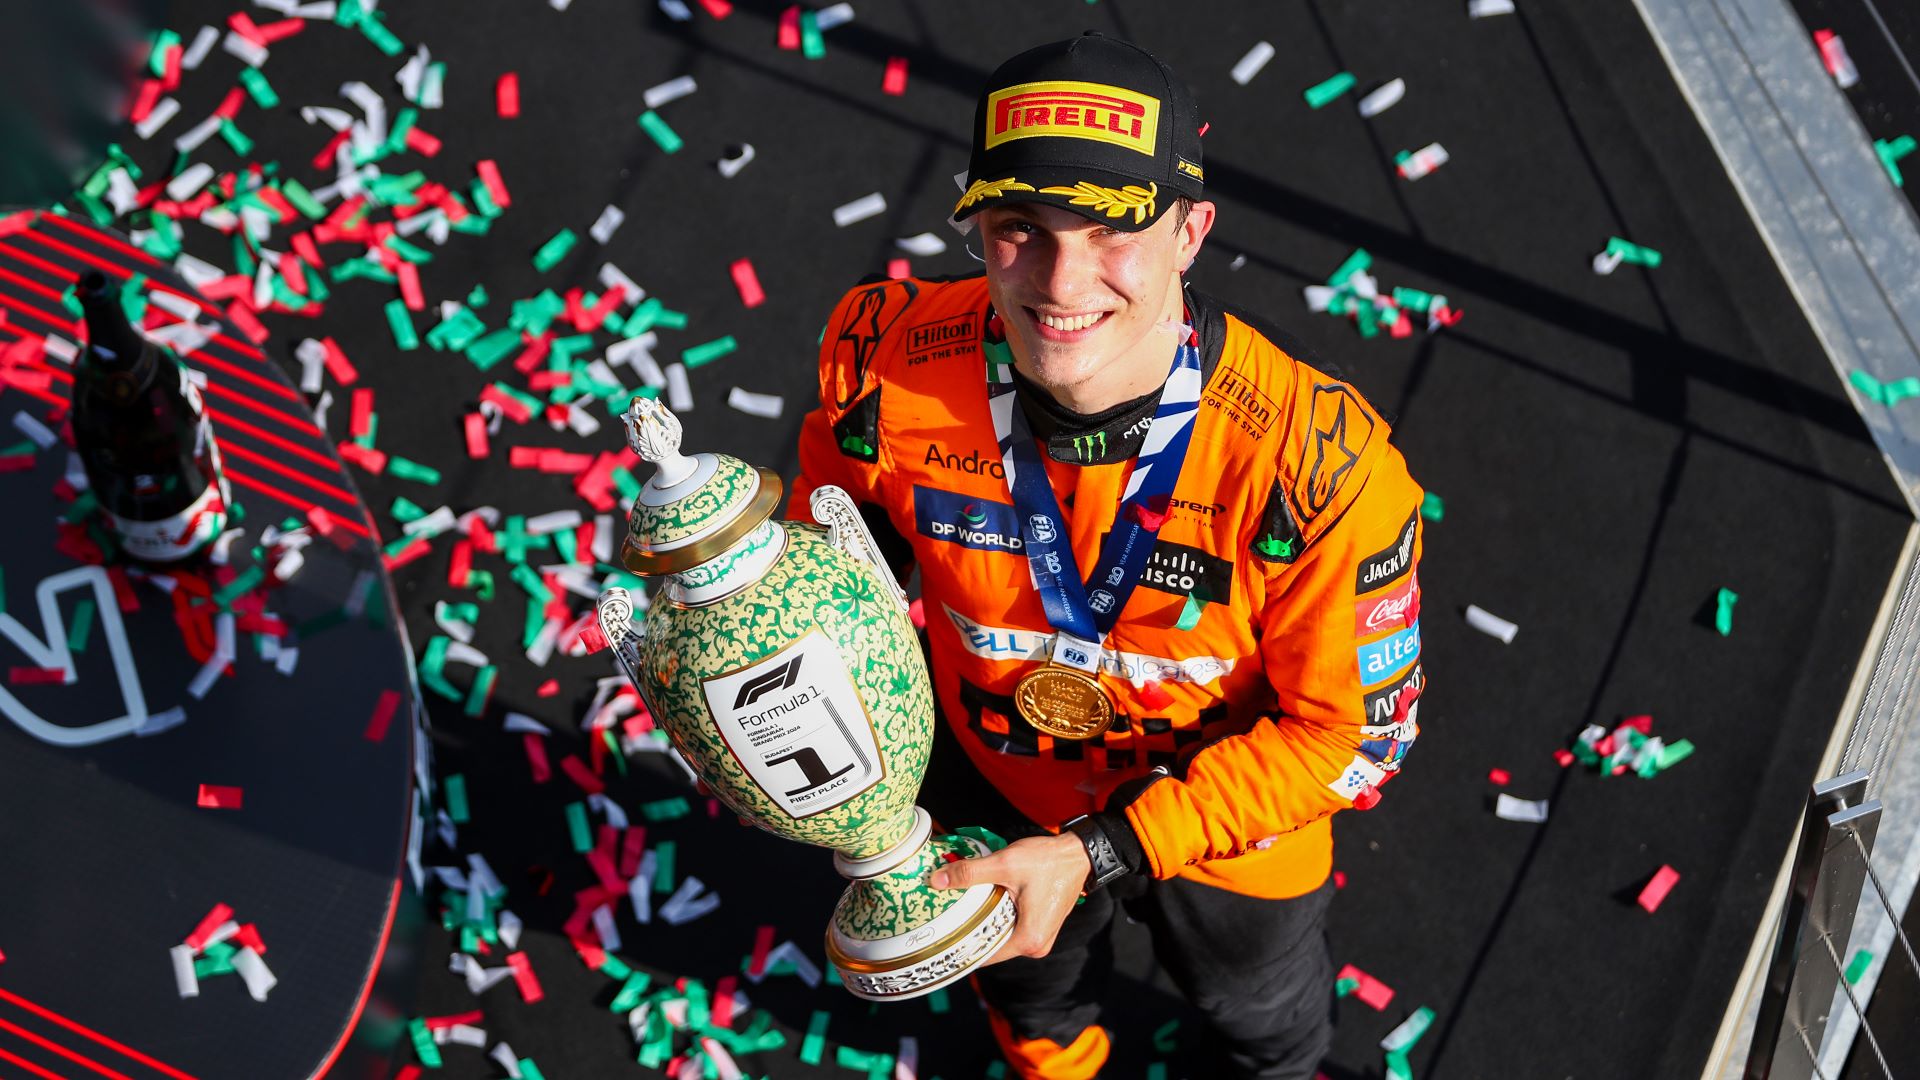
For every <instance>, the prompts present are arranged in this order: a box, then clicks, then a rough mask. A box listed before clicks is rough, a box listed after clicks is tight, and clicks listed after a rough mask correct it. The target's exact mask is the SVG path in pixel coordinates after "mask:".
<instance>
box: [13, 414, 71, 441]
mask: <svg viewBox="0 0 1920 1080" xmlns="http://www.w3.org/2000/svg"><path fill="white" fill-rule="evenodd" d="M13 426H14V427H15V428H16V429H18V430H19V432H20V434H22V435H25V436H26V437H27V438H29V439H32V440H33V441H34V443H35V444H36V445H38V446H39V447H40V449H42V450H46V449H48V448H50V447H52V446H53V444H54V443H57V442H59V441H60V436H58V435H55V434H54V433H53V431H52V429H50V428H48V427H47V425H45V424H43V423H41V422H40V421H39V420H38V419H36V418H34V417H33V416H31V415H29V414H27V413H25V412H16V413H14V414H13Z"/></svg>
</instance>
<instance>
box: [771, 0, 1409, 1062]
mask: <svg viewBox="0 0 1920 1080" xmlns="http://www.w3.org/2000/svg"><path fill="white" fill-rule="evenodd" d="M1203 177H1204V173H1203V170H1202V168H1201V164H1200V139H1199V121H1198V115H1197V109H1196V107H1195V105H1194V102H1193V98H1192V96H1191V94H1190V92H1189V91H1188V90H1187V89H1186V87H1185V86H1184V85H1183V84H1182V83H1181V82H1180V81H1179V80H1178V79H1177V77H1175V76H1174V75H1173V73H1172V72H1171V71H1170V70H1169V69H1168V68H1167V67H1166V66H1165V65H1164V64H1162V63H1161V62H1159V61H1158V60H1156V59H1155V58H1154V57H1152V56H1151V55H1150V54H1148V53H1146V52H1145V51H1143V50H1141V49H1139V48H1137V47H1135V46H1132V45H1130V44H1127V43H1124V42H1121V41H1119V40H1117V39H1113V38H1107V37H1103V36H1100V35H1098V34H1088V35H1085V36H1082V37H1079V38H1075V39H1072V40H1070V41H1065V42H1059V43H1055V44H1052V45H1046V46H1042V47H1040V48H1037V49H1034V50H1031V51H1029V52H1026V53H1023V54H1021V55H1020V56H1017V57H1015V58H1014V59H1012V60H1010V61H1008V62H1007V63H1006V64H1004V65H1002V66H1001V68H1000V69H999V70H998V71H996V72H995V73H994V75H993V76H992V77H991V79H990V80H989V82H988V84H987V86H986V89H985V92H984V94H983V96H982V98H981V100H980V102H979V106H978V110H977V115H976V120H975V126H974V131H973V154H972V159H971V168H970V171H969V177H968V179H969V186H968V187H967V189H966V192H965V194H964V195H963V196H962V198H961V199H960V202H959V205H958V206H957V207H956V209H955V216H956V217H957V218H963V219H964V218H969V217H971V218H974V219H975V220H976V221H977V222H978V224H979V228H980V242H981V245H982V247H983V251H982V254H983V256H984V259H985V263H986V273H985V275H984V277H979V276H976V277H970V278H965V279H959V280H951V281H942V282H934V281H921V280H911V279H909V280H900V281H883V282H872V283H868V284H863V285H862V286H860V287H859V288H856V289H854V290H853V291H852V292H850V293H848V294H847V295H846V296H845V297H844V298H843V299H842V300H841V301H840V302H839V304H838V305H837V306H836V308H835V310H834V312H833V315H832V318H831V320H830V322H829V323H828V325H827V330H826V334H825V337H824V338H823V340H822V347H821V375H820V407H819V408H818V409H817V410H815V411H813V412H812V413H810V414H809V415H808V416H807V418H806V421H805V423H804V426H803V429H802V434H801V441H800V464H801V478H800V481H799V483H798V485H797V488H796V490H795V492H794V496H793V500H792V503H791V505H792V506H794V507H805V506H806V498H807V495H808V493H809V492H810V491H811V490H812V489H813V488H814V487H817V486H819V485H822V484H836V485H839V486H841V487H843V488H845V489H846V490H847V491H848V492H849V493H850V494H851V495H852V496H853V497H854V499H855V500H856V501H858V502H859V503H860V504H861V505H862V510H863V514H864V515H865V516H866V517H867V519H868V520H869V522H870V524H872V525H873V526H874V531H875V533H876V535H877V536H878V537H879V538H880V540H881V543H882V545H883V546H884V547H890V548H891V549H892V550H891V551H890V552H889V555H890V558H892V559H893V560H894V562H895V568H896V570H899V571H901V572H902V575H903V578H904V573H905V571H906V570H907V569H908V568H910V567H911V566H917V567H918V569H919V571H920V579H921V590H922V600H923V605H924V610H925V613H926V622H927V638H928V649H929V652H930V657H931V668H932V673H933V684H934V693H935V697H936V701H937V703H938V707H939V712H940V714H941V716H942V718H943V722H942V723H941V724H940V725H938V727H939V730H940V734H939V736H938V741H937V743H936V747H935V750H934V753H933V758H932V763H931V765H930V768H929V772H928V777H927V781H926V785H925V789H924V791H923V795H922V803H923V804H924V805H926V806H927V807H928V808H929V809H930V810H931V811H932V812H933V814H934V815H935V817H936V818H938V819H939V820H941V821H942V823H943V824H944V825H945V826H947V827H953V826H956V825H964V824H978V825H985V826H987V827H988V828H990V829H993V830H994V831H996V832H999V833H1001V834H1002V835H1003V836H1006V837H1008V838H1010V839H1013V842H1012V843H1011V844H1009V845H1008V846H1007V847H1005V848H1004V849H1003V850H1000V851H998V852H996V853H994V854H992V855H989V856H985V857H981V858H977V859H969V860H964V861H962V862H958V863H954V864H952V865H950V866H949V867H947V868H945V869H943V870H941V871H938V872H936V873H935V875H934V878H933V881H932V884H933V885H934V886H935V887H939V888H955V889H958V888H965V887H968V886H970V885H974V884H978V883H981V882H998V883H1000V884H1002V885H1005V886H1006V887H1007V888H1008V889H1009V890H1010V891H1011V892H1012V894H1013V896H1014V899H1015V903H1016V907H1017V912H1018V920H1017V923H1016V926H1015V929H1014V932H1013V935H1012V938H1011V940H1010V941H1009V942H1008V944H1007V945H1006V946H1005V947H1004V948H1003V949H1002V950H1001V952H1000V953H999V954H998V955H997V956H996V957H995V958H994V962H993V963H992V964H991V965H990V966H987V967H984V968H982V969H981V972H980V974H979V976H978V977H977V985H978V987H979V989H980V991H981V993H982V994H983V996H984V997H985V999H986V1001H987V1003H988V1005H989V1018H990V1022H991V1024H992V1028H993V1032H994V1035H995V1037H996V1038H997V1039H998V1041H999V1043H1000V1045H1001V1048H1002V1050H1003V1052H1004V1053H1005V1055H1006V1057H1007V1059H1008V1061H1009V1062H1010V1063H1011V1064H1012V1066H1013V1068H1014V1071H1015V1073H1016V1074H1017V1075H1019V1076H1022V1077H1060V1078H1064V1077H1090V1076H1093V1075H1095V1074H1096V1073H1097V1072H1098V1071H1099V1069H1100V1067H1101V1065H1102V1064H1103V1063H1104V1062H1105V1060H1106V1058H1107V1053H1108V1048H1109V1042H1108V1036H1107V1033H1106V1032H1105V1031H1104V1030H1103V1029H1102V1028H1100V1027H1099V1026H1098V1025H1097V1024H1096V1023H1095V1022H1094V1021H1095V1019H1096V1018H1097V1015H1098V1009H1099V1005H1098V1000H1097V998H1098V992H1099V989H1100V987H1101V985H1102V984H1103V982H1104V980H1105V978H1106V975H1107V974H1108V973H1109V972H1110V970H1111V965H1112V953H1111V946H1110V942H1109V938H1108V932H1109V926H1110V924H1111V920H1112V917H1113V913H1114V910H1115V905H1116V903H1121V904H1124V905H1125V906H1126V907H1127V909H1128V911H1129V913H1131V914H1132V915H1133V916H1134V917H1135V918H1136V919H1138V920H1140V921H1141V922H1144V923H1145V924H1146V925H1147V926H1148V927H1149V928H1150V930H1151V932H1152V933H1153V936H1154V946H1155V953H1156V955H1157V956H1158V958H1159V959H1160V961H1161V963H1162V964H1163V965H1164V966H1165V967H1166V968H1167V970H1168V972H1169V974H1170V975H1171V976H1172V977H1173V979H1174V981H1175V982H1176V983H1177V984H1178V985H1179V986H1180V987H1181V989H1182V991H1183V992H1185V993H1186V994H1187V996H1188V997H1189V998H1190V999H1191V1000H1192V1001H1193V1002H1194V1003H1195V1004H1196V1005H1197V1006H1198V1007H1199V1008H1201V1009H1202V1010H1203V1011H1205V1012H1206V1013H1207V1014H1208V1016H1209V1018H1210V1019H1211V1021H1212V1022H1213V1024H1214V1026H1215V1028H1216V1029H1217V1031H1218V1033H1219V1035H1220V1044H1219V1045H1220V1047H1221V1049H1222V1051H1223V1054H1224V1057H1225V1059H1226V1061H1225V1066H1226V1068H1227V1070H1228V1071H1230V1072H1232V1073H1233V1074H1235V1075H1243V1076H1258V1077H1310V1076H1312V1075H1313V1073H1314V1070H1315V1066H1316V1065H1317V1063H1318V1062H1319V1060H1320V1057H1321V1056H1322V1055H1323V1054H1324V1053H1325V1051H1326V1049H1327V1046H1328V1044H1329V1042H1330V1040H1331V1032H1332V1021H1331V1000H1332V993H1331V992H1332V989H1333V970H1332V965H1331V962H1330V958H1329V955H1328V951H1327V946H1326V940H1325V913H1326V907H1327V904H1328V901H1329V899H1330V897H1331V893H1332V885H1331V883H1330V880H1329V879H1330V872H1331V864H1332V833H1331V830H1330V827H1329V818H1330V817H1331V815H1332V814H1333V813H1334V812H1335V811H1337V810H1341V809H1344V808H1346V807H1347V806H1349V805H1352V806H1358V807H1360V808H1362V809H1365V808H1367V807H1369V806H1371V805H1373V803H1374V802H1376V801H1377V800H1378V799H1379V797H1380V796H1379V789H1380V787H1381V786H1382V785H1383V784H1384V783H1385V781H1386V780H1388V779H1389V778H1390V777H1392V776H1393V775H1394V773H1395V771H1396V770H1397V769H1398V768H1399V765H1400V761H1401V758H1402V756H1403V755H1404V754H1405V752H1406V750H1407V747H1408V746H1409V745H1410V744H1411V743H1412V741H1413V739H1414V736H1415V734H1416V733H1417V731H1418V727H1417V725H1416V723H1415V713H1416V709H1415V708H1414V699H1415V698H1416V697H1417V696H1418V695H1419V693H1420V691H1421V689H1422V688H1423V686H1424V681H1425V677H1424V674H1423V672H1422V670H1421V667H1420V625H1419V621H1418V619H1419V596H1420V586H1419V580H1418V573H1417V563H1418V560H1419V556H1420V543H1421V521H1420V515H1419V508H1420V504H1421V498H1422V494H1421V490H1420V488H1419V486H1418V485H1416V484H1415V483H1414V481H1413V480H1412V479H1411V478H1410V477H1409V475H1408V473H1407V468H1406V463H1405V462H1404V461H1403V459H1402V458H1401V455H1400V453H1399V452H1398V451H1397V450H1396V449H1394V448H1393V447H1392V446H1391V445H1389V442H1388V434H1389V433H1388V429H1387V425H1386V424H1385V422H1384V421H1382V420H1381V418H1380V417H1379V415H1378V414H1377V413H1375V412H1374V410H1373V409H1372V408H1371V407H1370V406H1369V405H1368V403H1367V402H1366V401H1365V400H1364V399H1363V398H1362V397H1361V396H1360V394H1359V393H1358V392H1356V391H1355V390H1354V389H1353V388H1352V387H1351V386H1349V385H1347V384H1346V383H1344V382H1341V381H1339V380H1338V379H1335V378H1332V377H1329V376H1328V375H1325V374H1323V373H1322V372H1320V371H1317V370H1315V369H1314V368H1312V367H1309V366H1307V365H1306V364H1304V363H1302V362H1301V361H1300V360H1298V359H1297V358H1296V357H1295V356H1294V355H1292V354H1291V353H1290V352H1289V351H1288V350H1287V349H1284V348H1282V347H1281V346H1280V345H1277V344H1276V343H1275V341H1274V337H1275V336H1276V335H1274V334H1271V333H1262V332H1261V331H1260V330H1257V329H1255V327H1254V326H1253V325H1252V324H1250V323H1249V322H1248V321H1247V319H1245V318H1243V317H1241V316H1239V315H1236V314H1235V313H1233V312H1231V311H1228V310H1226V309H1225V308H1224V307H1223V306H1222V305H1221V304H1220V303H1219V302H1217V301H1215V300H1212V299H1210V298H1208V297H1206V296H1204V295H1203V294H1201V293H1199V292H1197V291H1194V290H1192V289H1188V288H1186V287H1185V286H1184V282H1183V279H1182V277H1181V275H1182V274H1183V273H1184V271H1185V270H1186V269H1187V268H1188V266H1189V265H1190V264H1191V263H1192V261H1193V258H1194V255H1195V254H1196V253H1197V252H1198V250H1199V248H1200V245H1201V243H1202V242H1203V241H1204V239H1205V237H1206V234H1207V232H1208V230H1209V229H1210V228H1211V226H1212V224H1213V220H1214V214H1215V207H1214V205H1213V204H1212V203H1209V202H1206V201H1204V200H1202V198H1201V192H1202V182H1203ZM801 512H802V513H803V512H804V511H801ZM1089 688H1091V689H1089ZM1083 895H1084V896H1085V901H1084V902H1079V903H1077V902H1078V901H1080V899H1081V897H1082V896H1083Z"/></svg>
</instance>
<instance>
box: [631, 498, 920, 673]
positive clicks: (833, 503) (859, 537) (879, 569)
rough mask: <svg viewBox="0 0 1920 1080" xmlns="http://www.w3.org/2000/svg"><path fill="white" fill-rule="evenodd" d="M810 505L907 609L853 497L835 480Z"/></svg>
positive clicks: (830, 533)
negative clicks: (833, 483) (871, 568)
mask: <svg viewBox="0 0 1920 1080" xmlns="http://www.w3.org/2000/svg"><path fill="white" fill-rule="evenodd" d="M807 508H808V509H809V510H811V511H813V520H815V521H817V522H819V523H820V524H822V525H825V526H826V527H827V543H829V544H832V545H833V546H834V547H837V548H839V549H840V550H841V551H844V552H846V553H847V554H849V555H851V556H853V557H854V558H856V559H859V560H860V561H861V562H864V563H866V564H867V565H869V566H871V567H873V570H874V573H876V574H878V575H880V580H881V581H883V582H885V583H886V586H887V590H888V591H889V592H891V593H892V594H893V598H894V600H896V601H898V602H899V604H900V607H901V608H902V610H904V609H905V608H906V607H907V593H906V590H905V589H902V588H901V587H900V582H899V581H897V580H895V579H894V576H893V568H892V567H889V566H888V565H887V560H886V559H885V558H884V557H882V556H881V554H880V546H879V545H878V544H875V543H874V542H873V534H872V533H871V532H868V531H867V523H866V522H865V521H863V520H861V518H860V510H859V508H858V507H856V506H854V504H853V497H852V496H850V495H848V494H847V493H846V491H845V490H843V489H841V488H838V487H835V486H834V485H832V484H822V485H821V486H819V487H817V488H814V489H813V494H812V495H811V496H808V498H807ZM608 640H612V639H608Z"/></svg>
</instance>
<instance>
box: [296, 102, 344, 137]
mask: <svg viewBox="0 0 1920 1080" xmlns="http://www.w3.org/2000/svg"><path fill="white" fill-rule="evenodd" d="M300 119H302V120H305V121H306V122H307V123H309V124H325V125H326V126H328V127H330V128H332V129H333V130H335V131H345V130H347V129H348V128H350V127H352V126H353V114H352V113H350V112H348V111H347V110H345V109H335V108H331V107H329V106H326V105H303V106H301V107H300Z"/></svg>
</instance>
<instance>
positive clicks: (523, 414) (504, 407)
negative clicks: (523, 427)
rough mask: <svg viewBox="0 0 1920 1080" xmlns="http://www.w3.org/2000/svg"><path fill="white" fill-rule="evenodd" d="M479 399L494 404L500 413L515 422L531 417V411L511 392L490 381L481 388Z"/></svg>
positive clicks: (522, 422)
mask: <svg viewBox="0 0 1920 1080" xmlns="http://www.w3.org/2000/svg"><path fill="white" fill-rule="evenodd" d="M480 400H481V401H484V402H487V403H489V404H491V405H494V406H495V407H497V408H498V409H499V410H500V412H501V414H502V415H504V416H506V417H507V418H508V419H509V420H512V421H513V422H514V423H516V424H524V423H526V422H527V421H528V420H531V419H533V413H532V412H530V411H528V409H527V407H526V405H525V404H523V403H522V402H521V401H520V399H519V398H516V397H514V396H513V395H512V394H509V393H507V392H506V391H504V390H502V389H500V388H499V387H497V386H494V385H492V384H491V383H489V384H488V385H487V386H485V387H482V388H481V390H480Z"/></svg>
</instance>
